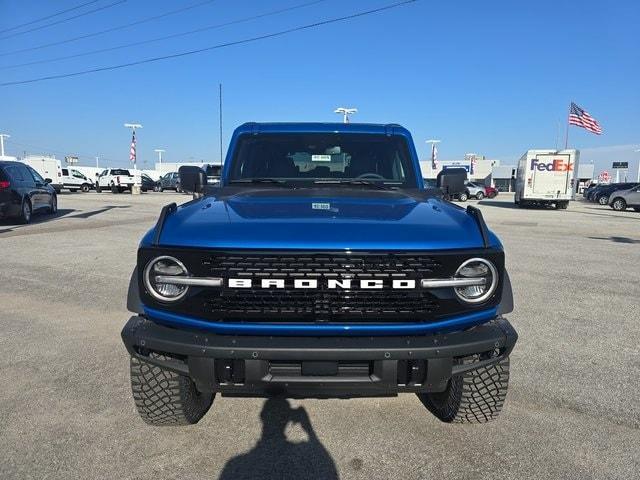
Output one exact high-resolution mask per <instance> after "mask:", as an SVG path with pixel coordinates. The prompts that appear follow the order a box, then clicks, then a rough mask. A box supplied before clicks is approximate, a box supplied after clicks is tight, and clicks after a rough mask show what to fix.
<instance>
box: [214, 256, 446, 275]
mask: <svg viewBox="0 0 640 480" xmlns="http://www.w3.org/2000/svg"><path fill="white" fill-rule="evenodd" d="M202 264H203V266H204V267H205V268H206V269H207V270H208V274H209V276H212V277H223V278H229V277H236V276H237V277H238V278H249V277H255V278H266V277H268V278H356V279H359V278H361V279H375V278H389V279H390V278H398V279H400V278H418V277H420V278H424V277H425V276H428V275H433V274H434V273H435V272H436V270H437V269H438V268H439V267H440V264H439V263H438V262H437V261H436V260H434V259H433V258H432V257H428V256H395V255H362V256H358V255H342V256H335V255H331V256H327V255H317V256H306V255H305V256H282V257H280V256H272V255H269V256H257V255H247V256H244V255H221V256H218V255H210V256H207V257H205V258H204V259H203V261H202Z"/></svg>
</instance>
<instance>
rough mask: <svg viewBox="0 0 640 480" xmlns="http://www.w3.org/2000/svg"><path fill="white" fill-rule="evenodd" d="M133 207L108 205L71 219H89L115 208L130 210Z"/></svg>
mask: <svg viewBox="0 0 640 480" xmlns="http://www.w3.org/2000/svg"><path fill="white" fill-rule="evenodd" d="M130 206H131V205H106V206H105V207H102V208H100V209H98V210H90V211H88V212H82V213H78V214H77V215H73V216H72V217H69V218H89V217H93V216H94V215H98V214H100V213H104V212H108V211H109V210H113V209H114V208H129V207H130Z"/></svg>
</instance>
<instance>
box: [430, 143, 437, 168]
mask: <svg viewBox="0 0 640 480" xmlns="http://www.w3.org/2000/svg"><path fill="white" fill-rule="evenodd" d="M431 169H432V170H437V169H438V147H436V144H435V143H432V144H431Z"/></svg>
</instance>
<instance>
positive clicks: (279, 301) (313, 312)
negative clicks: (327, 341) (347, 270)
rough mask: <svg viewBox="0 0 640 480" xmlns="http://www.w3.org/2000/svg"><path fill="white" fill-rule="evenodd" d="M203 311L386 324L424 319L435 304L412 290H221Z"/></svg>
mask: <svg viewBox="0 0 640 480" xmlns="http://www.w3.org/2000/svg"><path fill="white" fill-rule="evenodd" d="M205 309H206V311H207V313H208V314H211V315H213V314H218V315H219V316H220V317H223V318H225V319H227V320H247V319H265V318H270V319H273V318H274V317H275V318H279V319H281V320H283V321H286V320H288V319H289V318H295V319H298V320H303V321H344V320H349V321H358V320H367V321H369V320H371V319H379V320H387V321H388V320H406V319H417V318H424V317H425V316H428V315H430V314H432V313H434V312H435V311H436V310H437V309H438V303H437V302H436V301H435V299H434V298H433V297H431V296H430V295H429V294H428V293H426V292H413V291H412V292H411V293H408V292H406V291H402V292H401V291H397V292H396V291H386V290H385V291H361V290H360V291H358V290H340V291H326V290H324V291H323V290H319V291H310V290H304V291H291V290H276V289H271V290H262V289H247V290H228V289H224V290H222V291H220V292H218V294H217V295H214V296H212V298H209V299H208V300H207V302H206V304H205Z"/></svg>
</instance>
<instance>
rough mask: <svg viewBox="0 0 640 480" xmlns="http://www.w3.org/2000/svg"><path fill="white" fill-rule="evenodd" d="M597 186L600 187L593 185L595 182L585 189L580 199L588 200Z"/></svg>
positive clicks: (596, 184)
mask: <svg viewBox="0 0 640 480" xmlns="http://www.w3.org/2000/svg"><path fill="white" fill-rule="evenodd" d="M599 185H600V184H599V183H595V182H593V183H591V184H590V185H589V186H588V187H587V188H585V189H584V190H583V191H582V197H583V198H586V199H588V198H589V194H590V193H591V192H592V191H593V190H594V189H595V188H596V187H597V186H599Z"/></svg>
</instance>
